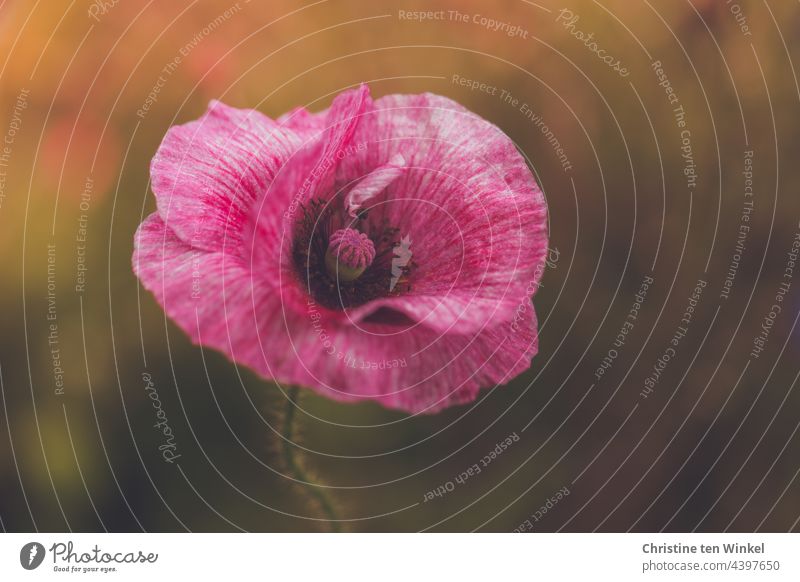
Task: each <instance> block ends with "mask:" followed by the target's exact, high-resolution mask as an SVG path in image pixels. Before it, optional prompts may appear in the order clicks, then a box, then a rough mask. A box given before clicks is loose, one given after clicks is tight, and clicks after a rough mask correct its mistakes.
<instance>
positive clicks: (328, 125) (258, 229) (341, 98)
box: [245, 85, 369, 279]
mask: <svg viewBox="0 0 800 582" xmlns="http://www.w3.org/2000/svg"><path fill="white" fill-rule="evenodd" d="M368 102H369V89H367V86H366V85H361V86H360V87H359V88H358V89H354V90H351V91H345V92H343V93H341V94H339V95H337V96H336V98H335V99H334V100H333V103H332V104H331V106H330V108H329V109H328V113H327V115H326V118H325V129H324V130H323V131H322V132H321V133H320V134H319V137H318V138H317V139H316V140H311V141H310V142H307V143H305V144H304V145H303V147H302V148H300V149H299V150H298V151H296V152H295V153H294V155H293V156H292V157H291V158H290V159H289V160H288V161H287V162H286V164H284V166H283V167H282V168H281V170H280V172H278V174H277V176H276V177H275V180H274V181H273V183H272V184H271V185H270V187H269V188H267V189H265V190H264V191H263V192H261V194H260V196H259V198H258V200H257V201H256V203H255V204H254V205H253V211H252V213H251V216H250V221H249V224H248V226H247V229H246V232H247V235H246V237H245V238H246V240H247V241H248V243H247V246H246V252H247V253H248V256H249V257H250V260H251V262H252V266H253V268H254V269H259V270H261V271H262V272H265V273H270V274H271V276H273V277H275V278H276V279H277V277H278V271H279V270H280V269H284V270H285V269H287V268H288V265H287V261H288V255H289V251H290V249H291V240H290V238H291V234H292V227H293V225H294V222H295V220H296V218H297V215H298V212H300V211H301V206H302V205H304V204H306V203H308V201H309V200H311V199H313V198H316V197H319V196H323V195H324V194H327V193H329V192H330V190H331V189H332V185H333V179H334V174H335V171H336V167H337V165H338V164H339V163H340V162H341V160H342V159H343V158H344V157H346V156H347V155H351V154H352V151H353V149H354V148H353V145H352V141H353V133H354V132H355V129H356V126H357V125H358V123H359V120H360V118H361V114H362V112H363V110H364V108H365V107H366V106H367V104H368ZM288 119H289V118H287V119H284V120H283V122H284V123H290V122H289V120H288ZM299 119H300V120H301V121H300V122H298V123H300V124H302V123H303V121H302V120H306V121H308V122H309V123H312V122H311V121H310V120H309V118H308V116H307V115H305V114H304V113H301V114H300V116H299ZM290 126H291V125H290Z"/></svg>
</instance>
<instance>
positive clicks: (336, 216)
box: [292, 197, 413, 309]
mask: <svg viewBox="0 0 800 582" xmlns="http://www.w3.org/2000/svg"><path fill="white" fill-rule="evenodd" d="M299 214H300V218H299V219H298V221H297V223H296V224H295V227H294V232H293V237H292V238H293V244H292V260H293V263H294V267H295V271H296V273H297V275H298V277H299V278H300V280H301V281H302V282H303V284H304V285H305V287H306V290H307V292H308V294H309V295H310V296H311V297H312V298H313V299H314V301H316V302H317V303H318V304H319V305H322V306H324V307H327V308H329V309H346V308H351V307H358V306H359V305H363V304H365V303H367V302H369V301H372V300H374V299H378V298H380V297H387V296H393V295H400V294H403V293H405V292H407V291H408V290H409V289H410V285H409V284H408V273H409V271H410V270H411V268H412V267H413V261H410V262H409V263H408V264H407V265H405V266H404V267H403V268H402V269H401V271H400V273H399V276H398V270H397V267H396V266H395V273H394V275H393V272H392V257H393V256H394V254H393V249H394V248H395V247H396V246H397V245H399V244H400V240H401V237H400V236H399V233H398V230H397V229H396V228H393V227H391V226H389V224H388V222H387V221H385V220H379V219H377V218H373V217H372V216H370V217H369V218H367V217H366V213H361V214H360V216H361V217H360V218H357V219H353V218H351V217H350V216H349V215H348V214H347V213H346V212H345V211H344V209H343V206H342V203H341V199H339V200H338V203H337V200H336V198H335V197H334V200H333V201H331V200H324V199H319V198H318V199H315V200H312V201H311V202H310V203H309V204H308V205H304V206H302V207H301V208H300V213H299Z"/></svg>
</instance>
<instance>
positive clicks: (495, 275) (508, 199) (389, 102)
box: [337, 94, 547, 333]
mask: <svg viewBox="0 0 800 582" xmlns="http://www.w3.org/2000/svg"><path fill="white" fill-rule="evenodd" d="M353 139H354V141H356V142H366V143H367V147H365V148H363V149H362V150H359V151H358V152H356V153H355V154H354V155H352V156H348V157H346V158H344V159H343V160H342V163H341V164H340V166H339V167H338V170H337V171H338V176H337V182H342V183H346V182H347V181H348V180H354V179H357V178H358V177H359V176H361V175H364V174H365V173H368V172H369V171H370V169H371V168H380V167H382V166H384V165H385V164H388V163H390V162H391V160H392V158H393V157H394V156H396V155H398V154H400V155H402V156H403V157H404V159H405V161H406V168H405V170H404V171H403V172H402V175H400V176H399V177H397V178H396V179H395V180H393V181H392V182H391V183H390V184H388V186H387V187H386V188H385V191H384V193H383V194H382V195H381V196H380V197H373V199H372V200H371V201H370V204H371V207H372V208H373V210H372V211H371V215H374V216H375V217H376V218H377V219H381V218H386V219H387V220H388V223H389V224H391V225H392V226H394V227H397V228H398V229H399V235H400V236H408V237H409V238H410V239H411V241H412V244H411V246H410V251H411V253H412V256H413V262H414V264H413V268H412V269H411V273H410V283H411V290H410V292H409V293H407V294H406V295H405V296H404V297H397V298H386V299H381V300H379V301H376V302H373V303H370V304H368V305H366V306H363V307H362V308H359V310H358V311H357V312H356V313H355V314H354V317H356V319H363V318H366V317H369V316H370V314H372V313H374V312H375V311H377V310H378V309H383V310H385V309H394V310H397V311H399V312H401V313H403V314H405V315H407V316H409V317H411V318H413V319H415V320H417V321H422V320H425V321H426V323H427V324H429V325H433V326H434V327H435V328H436V329H438V330H444V329H451V330H454V331H458V332H460V333H464V332H468V331H470V330H474V329H478V328H480V327H481V326H482V325H483V324H484V323H485V321H486V320H487V319H490V318H499V319H506V320H507V319H509V318H510V317H512V315H513V313H514V311H515V309H516V308H517V306H518V304H519V302H520V299H521V298H522V297H525V296H528V297H529V296H531V295H532V294H533V292H534V291H535V289H536V288H537V286H538V282H539V279H540V277H541V273H542V265H543V263H544V258H545V254H546V251H547V214H546V206H545V202H544V196H543V194H542V192H541V190H540V189H539V187H538V185H537V184H536V182H535V180H534V178H533V176H532V174H531V172H530V170H529V169H528V167H527V164H526V163H525V160H524V159H523V157H522V156H521V155H520V154H519V152H518V151H517V149H516V147H515V146H514V144H513V142H512V141H511V140H510V139H509V138H508V137H507V136H506V135H504V134H503V132H502V131H500V129H498V128H497V127H496V126H494V125H493V124H491V123H489V122H487V121H485V120H483V119H481V118H480V117H478V116H476V115H475V114H473V113H471V112H469V111H467V110H466V109H464V108H463V107H461V106H460V105H458V104H456V103H454V102H453V101H451V100H449V99H447V98H444V97H440V96H437V95H431V94H423V95H390V96H387V97H383V98H381V99H378V100H377V101H375V102H374V104H372V105H371V106H370V107H368V108H366V110H365V112H364V113H363V115H362V119H361V121H360V122H359V125H358V128H357V130H356V132H355V135H354V137H353Z"/></svg>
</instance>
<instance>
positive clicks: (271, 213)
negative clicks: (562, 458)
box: [133, 86, 547, 412]
mask: <svg viewBox="0 0 800 582" xmlns="http://www.w3.org/2000/svg"><path fill="white" fill-rule="evenodd" d="M151 177H152V185H153V191H154V192H155V196H156V203H157V208H158V210H157V212H155V213H154V214H151V215H150V216H149V217H148V218H147V219H146V220H145V221H144V222H143V223H142V224H141V225H140V227H139V230H138V232H137V233H136V242H135V251H134V256H133V266H134V270H135V272H136V274H137V276H138V277H139V279H140V280H141V282H142V284H143V285H144V286H145V287H146V288H147V289H148V290H149V291H151V292H152V293H153V294H154V295H155V297H156V299H157V300H158V302H159V303H160V304H161V306H162V307H163V308H164V310H165V312H166V313H167V314H168V315H169V317H170V318H172V319H173V320H174V321H175V323H177V324H178V326H180V327H181V328H182V329H183V330H184V331H185V332H186V333H188V334H189V335H190V336H191V338H192V340H193V341H194V342H196V343H197V344H200V345H203V346H207V347H211V348H214V349H217V350H220V351H221V352H224V353H225V354H227V355H228V356H229V357H230V358H231V359H232V360H233V361H234V362H237V363H240V364H243V365H245V366H247V367H249V368H252V369H253V370H255V371H256V372H257V373H259V374H260V375H261V376H263V377H265V378H270V379H275V380H278V381H279V382H282V383H289V384H296V385H300V386H304V387H309V388H311V389H313V390H315V391H316V392H318V393H319V394H323V395H325V396H328V397H331V398H335V399H338V400H346V401H353V400H364V399H371V400H374V401H377V402H379V403H381V404H382V405H384V406H387V407H390V408H396V409H401V410H404V411H408V412H434V411H438V410H441V409H443V408H446V407H448V406H452V405H455V404H461V403H466V402H470V401H472V400H474V399H475V398H476V396H477V394H478V392H479V390H480V389H481V388H484V387H494V386H498V385H500V384H504V383H507V382H508V381H509V380H510V379H512V378H513V377H515V376H517V375H519V374H520V373H522V372H523V371H525V370H526V369H528V367H529V366H530V362H531V358H532V357H533V356H534V354H535V353H536V351H537V345H538V340H537V333H536V316H535V314H534V311H533V307H532V304H531V296H532V295H533V293H534V292H535V290H536V288H537V286H538V281H539V278H540V276H541V272H542V266H543V264H544V258H545V254H546V250H547V232H546V207H545V203H544V197H543V195H542V193H541V191H540V189H539V187H538V186H537V184H536V182H535V181H534V179H533V176H532V174H531V172H530V170H529V169H528V167H527V165H526V164H525V161H524V159H523V158H522V156H521V155H520V154H519V152H518V151H517V150H516V148H515V147H514V144H513V143H512V142H511V141H510V140H509V139H508V137H506V136H505V135H504V134H503V133H502V132H501V131H500V130H499V129H498V128H497V127H495V126H494V125H492V124H491V123H488V122H487V121H485V120H483V119H481V118H480V117H478V116H476V115H475V114H473V113H471V112H469V111H467V110H466V109H464V108H463V107H461V106H460V105H458V104H456V103H454V102H453V101H451V100H449V99H447V98H445V97H440V96H437V95H432V94H429V93H426V94H422V95H388V96H386V97H382V98H380V99H377V100H374V101H373V100H372V99H371V97H370V95H369V91H368V89H367V87H366V86H362V87H360V88H358V89H355V90H350V91H345V92H343V93H341V94H340V95H338V96H337V97H336V98H335V99H334V101H333V103H332V105H331V107H330V108H329V109H327V110H326V111H322V112H320V113H316V114H315V113H310V112H309V111H307V110H305V109H303V108H298V109H296V110H294V111H292V112H291V113H289V114H287V115H284V116H283V117H281V118H279V119H277V120H272V119H269V118H268V117H266V116H264V115H263V114H261V113H259V112H257V111H254V110H241V109H234V108H231V107H228V106H226V105H223V104H222V103H219V102H212V103H211V105H210V106H209V108H208V111H207V112H206V113H205V115H203V117H201V118H200V119H199V120H197V121H192V122H190V123H187V124H185V125H180V126H175V127H173V128H171V129H170V130H169V132H168V133H167V135H166V137H165V138H164V141H163V142H162V144H161V147H160V148H159V150H158V152H157V153H156V155H155V157H154V158H153V161H152V165H151Z"/></svg>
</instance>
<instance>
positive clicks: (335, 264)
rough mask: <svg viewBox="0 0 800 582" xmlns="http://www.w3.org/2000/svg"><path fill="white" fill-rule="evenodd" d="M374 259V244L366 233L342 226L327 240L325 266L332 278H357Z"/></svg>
mask: <svg viewBox="0 0 800 582" xmlns="http://www.w3.org/2000/svg"><path fill="white" fill-rule="evenodd" d="M374 259H375V245H374V244H373V242H372V241H371V240H370V238H369V237H368V236H367V235H366V234H364V233H363V232H359V231H357V230H356V229H354V228H342V229H339V230H337V231H336V232H334V233H333V234H332V235H331V237H330V239H329V240H328V250H327V251H326V252H325V268H326V269H327V271H328V274H329V275H330V276H331V277H333V278H334V279H338V280H339V281H345V282H350V281H355V280H356V279H358V278H359V277H360V276H361V275H362V274H363V273H364V271H366V270H367V267H369V266H370V265H371V264H372V261H373V260H374Z"/></svg>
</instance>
